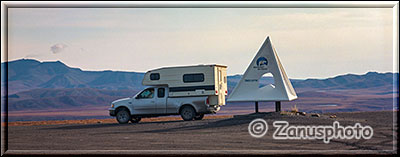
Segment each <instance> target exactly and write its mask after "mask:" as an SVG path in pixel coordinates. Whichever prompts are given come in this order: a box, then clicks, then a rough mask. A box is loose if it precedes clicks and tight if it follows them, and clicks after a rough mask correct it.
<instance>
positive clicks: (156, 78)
mask: <svg viewBox="0 0 400 157" xmlns="http://www.w3.org/2000/svg"><path fill="white" fill-rule="evenodd" d="M159 79H160V74H159V73H152V74H150V80H159Z"/></svg>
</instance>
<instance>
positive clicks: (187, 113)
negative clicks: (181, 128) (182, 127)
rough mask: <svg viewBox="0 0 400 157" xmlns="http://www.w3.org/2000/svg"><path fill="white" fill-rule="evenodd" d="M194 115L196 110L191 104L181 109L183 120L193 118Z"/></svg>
mask: <svg viewBox="0 0 400 157" xmlns="http://www.w3.org/2000/svg"><path fill="white" fill-rule="evenodd" d="M195 116H196V111H195V110H194V108H193V107H192V106H184V107H183V108H182V110H181V117H182V119H183V120H184V121H189V120H193V118H194V117H195Z"/></svg>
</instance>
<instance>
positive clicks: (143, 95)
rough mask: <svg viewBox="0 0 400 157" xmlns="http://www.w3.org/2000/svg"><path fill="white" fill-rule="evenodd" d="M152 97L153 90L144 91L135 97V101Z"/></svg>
mask: <svg viewBox="0 0 400 157" xmlns="http://www.w3.org/2000/svg"><path fill="white" fill-rule="evenodd" d="M153 95H154V88H149V89H146V90H144V91H143V92H142V93H140V94H139V95H138V96H137V99H147V98H153Z"/></svg>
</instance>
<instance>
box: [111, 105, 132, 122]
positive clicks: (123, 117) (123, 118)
mask: <svg viewBox="0 0 400 157" xmlns="http://www.w3.org/2000/svg"><path fill="white" fill-rule="evenodd" d="M115 117H116V118H117V121H118V123H119V124H126V123H128V122H129V120H131V114H130V113H129V111H128V110H127V109H125V108H122V109H119V110H118V111H117V114H116V116H115Z"/></svg>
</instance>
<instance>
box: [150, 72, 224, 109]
mask: <svg viewBox="0 0 400 157" xmlns="http://www.w3.org/2000/svg"><path fill="white" fill-rule="evenodd" d="M226 69H227V66H225V65H218V64H209V65H192V66H178V67H162V68H158V69H153V70H150V71H148V72H146V74H145V75H144V78H143V81H142V84H143V85H145V86H167V87H168V88H169V94H168V97H192V96H209V99H210V104H214V105H225V96H226V95H227V94H228V88H227V74H226Z"/></svg>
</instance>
